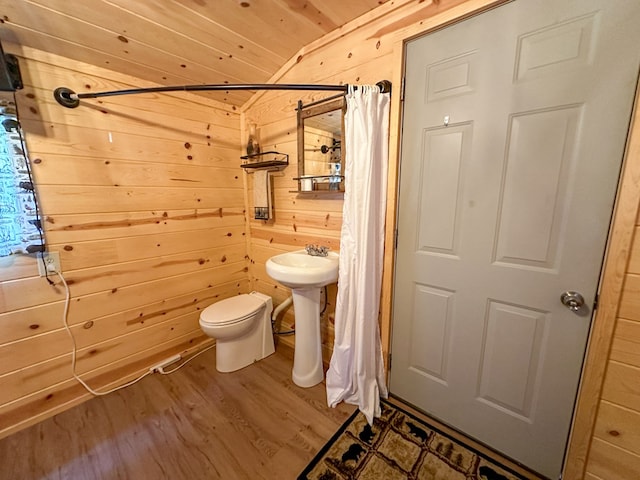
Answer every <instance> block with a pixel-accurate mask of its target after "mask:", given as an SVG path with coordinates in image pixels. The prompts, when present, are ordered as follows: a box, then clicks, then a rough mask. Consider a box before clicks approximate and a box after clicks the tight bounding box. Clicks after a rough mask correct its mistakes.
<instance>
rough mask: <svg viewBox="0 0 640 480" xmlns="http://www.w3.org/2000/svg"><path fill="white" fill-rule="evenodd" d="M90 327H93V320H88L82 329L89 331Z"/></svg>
mask: <svg viewBox="0 0 640 480" xmlns="http://www.w3.org/2000/svg"><path fill="white" fill-rule="evenodd" d="M91 327H93V320H89V321H88V322H86V323H85V324H84V325H82V328H84V329H85V330H89V329H90V328H91Z"/></svg>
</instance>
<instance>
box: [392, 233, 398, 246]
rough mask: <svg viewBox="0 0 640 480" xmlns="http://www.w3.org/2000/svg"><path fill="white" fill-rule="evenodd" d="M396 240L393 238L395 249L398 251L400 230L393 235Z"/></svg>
mask: <svg viewBox="0 0 640 480" xmlns="http://www.w3.org/2000/svg"><path fill="white" fill-rule="evenodd" d="M393 236H394V238H393V247H394V248H395V249H396V250H397V249H398V229H397V228H396V231H395V232H394V234H393Z"/></svg>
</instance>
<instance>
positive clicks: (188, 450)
mask: <svg viewBox="0 0 640 480" xmlns="http://www.w3.org/2000/svg"><path fill="white" fill-rule="evenodd" d="M291 366H292V360H291V352H290V350H288V349H287V348H286V347H279V348H278V352H277V353H276V354H275V355H272V356H270V357H268V358H266V359H264V360H262V361H260V362H257V363H255V364H254V365H252V366H250V367H247V368H245V369H242V370H240V371H238V372H234V373H230V374H222V373H219V372H217V371H216V370H215V350H210V351H208V352H206V353H204V354H202V355H200V356H199V357H198V358H196V359H194V360H193V361H192V362H191V363H189V364H187V365H186V366H185V367H183V368H182V369H181V370H178V371H177V372H176V373H174V374H171V375H166V376H162V375H151V376H148V377H146V378H145V379H143V380H142V381H141V382H139V383H137V384H135V385H133V386H131V387H128V388H125V389H123V390H120V391H118V392H114V393H112V394H110V395H107V396H104V397H97V398H93V399H91V400H90V401H88V402H85V403H83V404H81V405H79V406H77V407H75V408H72V409H71V410H68V411H66V412H63V413H61V414H59V415H56V416H55V417H52V418H49V419H47V420H45V421H43V422H41V423H39V424H37V425H34V426H32V427H30V428H27V429H25V430H22V431H20V432H18V433H16V434H14V435H11V436H9V437H7V438H4V439H2V440H0V478H2V479H21V480H23V479H24V480H27V479H165V478H170V479H175V480H178V479H190V480H198V479H225V480H234V479H282V480H287V479H294V478H296V476H297V475H298V473H299V472H300V471H301V470H302V469H303V468H304V467H305V466H306V464H307V463H308V462H309V460H311V458H313V456H314V455H315V453H316V452H317V451H318V450H319V449H320V448H321V447H322V445H324V443H325V442H326V441H327V440H328V439H329V438H331V436H332V435H333V434H334V433H335V431H336V430H337V429H338V427H339V426H340V425H342V423H343V422H344V421H345V420H346V419H347V418H348V416H349V415H350V414H351V412H353V411H354V407H353V406H351V405H344V404H342V405H340V406H339V407H338V408H335V409H332V408H328V407H327V405H326V397H325V386H324V384H320V385H316V386H315V387H312V388H308V389H303V388H299V387H297V386H296V385H294V384H293V382H292V381H291Z"/></svg>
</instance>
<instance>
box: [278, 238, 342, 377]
mask: <svg viewBox="0 0 640 480" xmlns="http://www.w3.org/2000/svg"><path fill="white" fill-rule="evenodd" d="M338 260H339V255H338V254H337V253H335V252H329V255H328V256H326V257H314V256H311V255H309V254H308V253H307V252H306V250H296V251H294V252H288V253H283V254H281V255H276V256H274V257H271V258H270V259H269V260H267V264H266V266H267V274H268V275H269V276H270V277H271V278H273V279H274V280H276V281H278V282H279V283H281V284H282V285H284V286H285V287H289V288H290V289H291V296H292V297H293V311H294V315H295V319H296V338H295V340H294V342H295V345H294V351H293V371H292V373H291V377H292V378H293V382H294V383H295V384H296V385H298V386H300V387H305V388H306V387H312V386H314V385H317V384H318V383H320V382H322V380H323V379H324V371H323V370H322V344H321V336H320V289H321V288H322V287H324V286H325V285H329V284H330V283H334V282H335V281H337V280H338Z"/></svg>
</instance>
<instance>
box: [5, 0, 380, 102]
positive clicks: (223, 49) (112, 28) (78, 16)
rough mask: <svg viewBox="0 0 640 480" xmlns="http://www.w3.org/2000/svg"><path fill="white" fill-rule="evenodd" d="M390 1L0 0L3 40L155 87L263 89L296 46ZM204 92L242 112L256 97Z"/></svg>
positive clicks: (73, 87) (81, 89)
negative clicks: (220, 85) (241, 86)
mask: <svg viewBox="0 0 640 480" xmlns="http://www.w3.org/2000/svg"><path fill="white" fill-rule="evenodd" d="M386 1H387V0H135V1H134V0H82V1H69V0H0V22H1V23H0V39H1V40H2V42H3V43H6V42H11V43H14V44H17V45H19V46H20V45H25V46H29V47H33V48H38V49H40V50H44V51H46V52H50V53H54V54H57V55H61V56H63V57H68V58H72V59H75V60H80V61H83V62H86V63H89V64H92V65H97V66H101V67H105V68H109V69H112V70H116V71H119V72H123V73H127V74H129V75H132V76H135V77H138V78H140V79H143V80H147V81H149V82H152V83H155V84H160V85H184V84H205V83H268V81H269V79H270V78H271V77H272V76H273V75H274V74H275V73H276V72H277V71H278V69H279V68H280V67H282V66H283V65H284V64H285V63H286V62H287V61H288V60H289V59H290V58H291V57H292V56H293V55H295V54H296V52H298V51H299V50H300V48H302V47H303V46H305V45H307V44H309V43H310V42H312V41H314V40H316V39H318V38H320V37H322V36H323V35H325V34H326V33H328V32H330V31H332V30H335V29H336V28H339V27H340V26H342V25H344V24H346V23H347V22H349V21H351V20H353V19H354V18H356V17H358V16H360V15H362V14H364V13H366V12H368V11H369V10H371V9H373V8H375V7H377V6H378V5H380V4H382V3H385V2H386ZM65 86H67V87H69V88H72V89H74V90H76V91H78V92H81V91H85V90H84V89H83V86H81V85H65ZM136 86H138V85H136ZM140 86H147V85H140ZM207 95H208V96H210V97H211V98H214V99H216V100H219V101H223V102H225V103H229V104H232V105H237V106H240V105H242V104H243V103H244V102H246V101H247V100H248V99H249V98H250V97H251V95H252V92H246V91H245V92H242V91H235V92H212V93H209V94H207Z"/></svg>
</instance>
